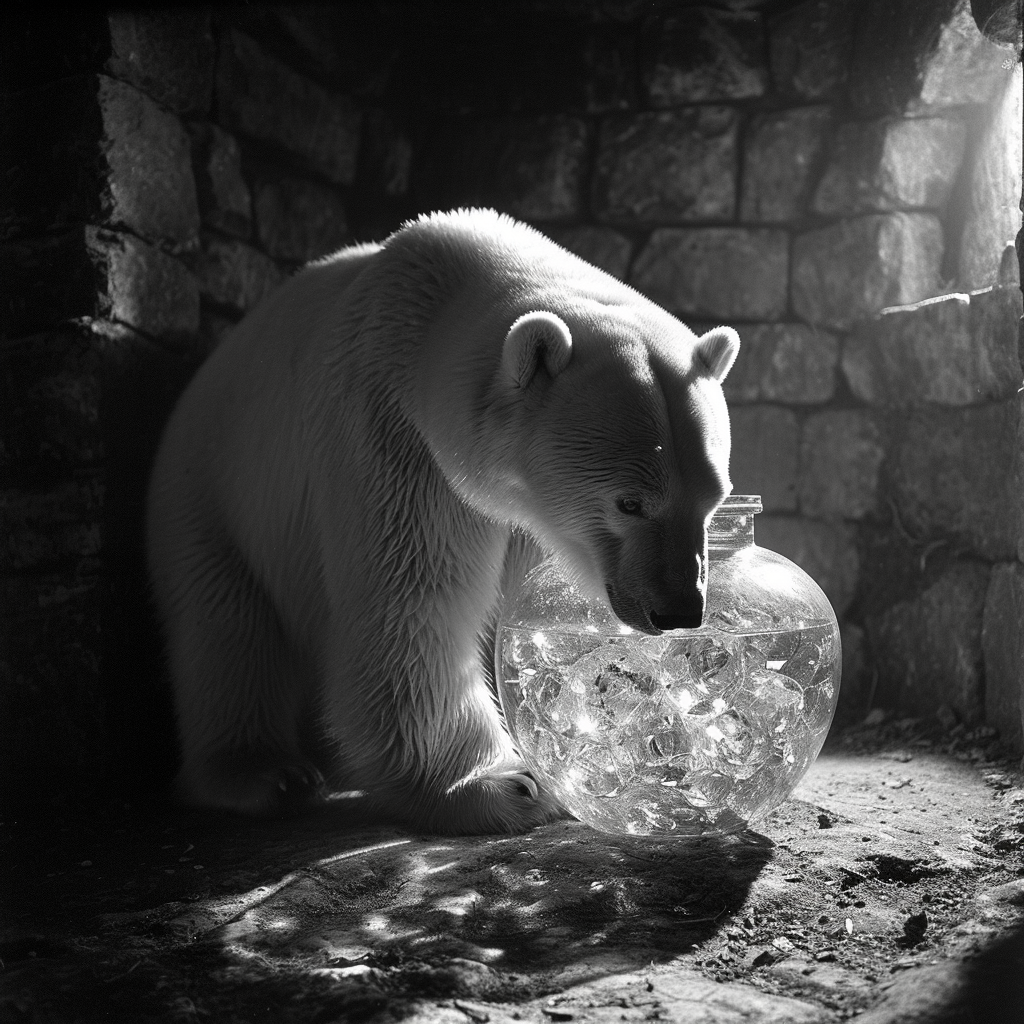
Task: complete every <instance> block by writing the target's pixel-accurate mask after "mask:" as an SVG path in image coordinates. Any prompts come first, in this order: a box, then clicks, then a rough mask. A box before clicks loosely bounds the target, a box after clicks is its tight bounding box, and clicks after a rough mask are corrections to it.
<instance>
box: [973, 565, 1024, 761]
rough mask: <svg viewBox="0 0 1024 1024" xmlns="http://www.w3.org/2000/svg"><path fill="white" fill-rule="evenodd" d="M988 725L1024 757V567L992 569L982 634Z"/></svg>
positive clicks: (1008, 745)
mask: <svg viewBox="0 0 1024 1024" xmlns="http://www.w3.org/2000/svg"><path fill="white" fill-rule="evenodd" d="M981 648H982V652H983V654H984V658H985V721H986V722H987V723H988V724H989V725H994V726H995V727H996V728H997V729H998V730H999V737H1000V739H1002V741H1003V742H1004V743H1005V744H1006V745H1007V747H1008V748H1009V749H1010V751H1011V752H1012V753H1013V754H1015V755H1018V756H1019V755H1020V754H1022V753H1024V565H1021V563H1020V562H1004V563H1001V564H999V565H996V566H994V567H993V569H992V576H991V578H990V580H989V584H988V593H987V595H986V597H985V615H984V619H983V624H982V632H981Z"/></svg>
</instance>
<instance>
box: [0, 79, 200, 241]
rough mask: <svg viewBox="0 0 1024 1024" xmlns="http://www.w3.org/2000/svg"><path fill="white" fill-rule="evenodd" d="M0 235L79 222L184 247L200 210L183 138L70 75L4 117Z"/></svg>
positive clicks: (134, 99)
mask: <svg viewBox="0 0 1024 1024" xmlns="http://www.w3.org/2000/svg"><path fill="white" fill-rule="evenodd" d="M3 117H4V119H5V125H6V126H7V127H8V131H9V135H8V137H9V138H10V139H13V140H16V142H15V143H14V144H12V145H10V146H4V147H0V161H2V163H3V167H2V170H3V174H4V185H5V187H4V189H3V190H2V192H0V232H2V234H3V236H4V237H5V238H16V237H19V236H37V235H42V234H45V233H55V232H59V231H62V230H67V229H70V228H77V227H79V226H80V225H81V224H82V223H87V224H103V225H109V226H116V227H120V228H125V229H127V230H129V231H132V232H133V233H135V234H137V235H139V236H140V237H142V238H146V239H148V240H150V241H155V242H159V243H160V244H161V245H162V246H163V247H165V248H168V249H175V250H189V249H191V248H192V247H194V245H195V243H196V238H197V233H198V226H199V213H198V207H197V204H196V194H195V183H194V180H193V177H192V169H191V166H190V156H189V151H190V146H189V139H188V135H187V133H186V132H185V130H184V128H183V127H182V124H181V122H180V121H179V119H178V118H177V117H175V116H174V115H173V114H169V113H167V111H165V110H162V109H161V108H160V107H159V106H158V105H157V104H156V103H154V101H153V100H152V99H150V98H149V97H148V96H146V95H145V94H143V93H141V92H140V91H139V90H138V89H135V88H133V87H132V86H130V85H126V84H125V83H124V82H119V81H117V80H115V79H113V78H109V77H107V76H106V75H100V76H96V75H89V76H83V77H79V78H68V79H63V80H61V81H59V82H56V83H54V84H52V85H49V86H46V87H45V88H42V89H40V90H38V91H36V92H34V93H33V94H32V95H31V96H30V97H25V96H23V95H22V96H17V97H13V98H11V99H9V101H8V102H7V103H6V104H5V106H4V110H3Z"/></svg>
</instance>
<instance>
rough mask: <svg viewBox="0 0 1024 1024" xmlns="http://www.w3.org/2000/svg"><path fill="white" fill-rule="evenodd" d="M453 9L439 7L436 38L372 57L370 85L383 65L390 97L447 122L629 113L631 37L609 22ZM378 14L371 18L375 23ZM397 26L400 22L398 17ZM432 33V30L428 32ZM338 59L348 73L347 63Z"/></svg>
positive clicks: (402, 30)
mask: <svg viewBox="0 0 1024 1024" xmlns="http://www.w3.org/2000/svg"><path fill="white" fill-rule="evenodd" d="M348 6H349V7H351V6H353V5H351V4H350V5H348ZM459 7H460V5H448V6H447V7H446V8H445V10H446V12H447V14H446V15H445V14H442V15H441V17H442V18H443V17H446V16H447V17H448V18H449V19H450V21H449V27H448V28H447V30H445V29H442V30H441V32H442V33H443V36H442V35H434V36H433V39H432V41H430V42H428V41H426V40H424V41H423V42H422V43H421V45H418V46H408V45H404V46H402V45H401V44H399V46H400V47H401V48H400V51H399V53H395V54H387V55H381V58H378V64H377V66H376V67H375V68H373V72H374V73H375V74H376V76H378V77H379V78H383V77H384V76H383V75H382V74H381V70H380V69H381V68H382V67H386V66H387V65H388V64H390V65H391V66H390V67H388V68H387V72H388V79H389V81H388V82H387V84H388V85H389V86H390V94H391V95H392V96H403V95H406V96H412V95H416V96H418V97H422V99H423V100H424V102H425V105H426V106H427V107H429V108H430V109H433V110H441V111H444V112H446V113H448V114H483V115H491V116H493V115H497V114H499V113H506V114H507V113H511V112H518V113H528V112H532V113H545V112H546V113H553V112H559V113H563V114H603V113H608V112H611V111H615V110H626V109H629V108H631V107H635V106H636V91H637V90H636V83H637V77H638V76H637V74H636V57H635V48H636V44H635V38H634V37H635V33H634V32H632V31H623V26H622V24H621V23H616V20H615V19H607V20H606V19H603V18H600V17H598V18H588V17H586V16H582V17H580V16H577V15H576V14H575V13H573V14H569V13H568V9H565V10H564V11H560V10H557V9H555V8H540V7H535V8H532V9H530V8H525V7H521V6H517V5H511V4H488V5H486V6H480V7H478V8H477V9H476V12H478V13H481V14H483V17H482V18H481V17H477V16H476V13H474V14H469V12H466V11H465V10H460V9H459ZM396 10H398V9H397V8H396ZM441 10H442V9H441V8H438V13H440V11H441ZM381 11H382V9H381V8H378V9H377V10H376V11H374V13H373V15H372V17H373V18H374V21H375V22H376V23H378V24H379V23H380V21H381ZM484 12H486V13H484ZM581 13H582V12H581ZM398 17H399V19H400V20H402V21H407V20H408V15H407V14H399V15H398ZM474 22H475V23H474ZM437 25H438V22H437V21H436V20H435V21H433V22H432V25H431V29H432V30H433V29H434V28H435V27H436V26H437ZM377 31H378V33H379V34H380V35H386V34H387V33H388V29H387V28H385V29H384V31H383V32H380V30H379V29H378V30H377ZM407 32H408V25H407V24H401V25H399V24H396V25H395V26H394V29H393V30H392V38H393V39H398V40H401V39H402V37H404V36H405V35H406V33H407ZM442 38H443V43H442V42H441V40H442ZM439 44H440V45H441V46H442V47H443V58H442V59H438V56H439V50H438V46H439ZM363 48H364V49H365V44H364V46H363ZM395 49H396V50H398V49H399V47H398V46H396V47H395ZM353 56H357V57H358V55H353ZM346 58H347V59H348V61H347V62H348V63H350V64H351V63H352V61H351V57H350V55H349V54H346ZM346 70H348V69H346ZM349 73H350V72H349ZM359 95H365V89H364V90H361V91H360V93H359ZM382 98H383V97H382Z"/></svg>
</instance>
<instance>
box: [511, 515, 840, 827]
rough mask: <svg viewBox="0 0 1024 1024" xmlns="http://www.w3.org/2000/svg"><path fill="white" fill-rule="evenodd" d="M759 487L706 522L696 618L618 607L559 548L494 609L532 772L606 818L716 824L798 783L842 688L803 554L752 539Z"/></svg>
mask: <svg viewBox="0 0 1024 1024" xmlns="http://www.w3.org/2000/svg"><path fill="white" fill-rule="evenodd" d="M760 511H761V503H760V498H759V497H756V496H732V497H729V498H726V500H725V502H724V503H723V504H722V506H721V507H720V508H719V510H718V511H717V512H716V513H715V515H714V517H713V518H712V521H711V524H710V526H709V529H708V555H709V565H708V592H707V600H706V605H705V613H704V621H703V624H702V625H701V627H700V628H699V629H677V630H672V631H669V632H665V633H663V634H662V635H661V636H649V635H646V634H643V633H639V632H637V631H635V630H633V629H631V628H630V627H628V626H626V625H624V624H623V623H621V622H620V621H619V620H618V619H617V618H616V617H615V615H614V614H613V613H612V611H611V609H610V608H609V607H608V606H607V604H605V603H601V602H596V601H593V600H591V599H588V598H587V597H586V596H584V595H583V594H582V593H581V592H580V590H579V589H578V588H577V587H576V586H575V585H574V584H573V582H572V581H571V580H570V578H569V577H568V576H566V575H565V574H563V573H562V572H561V571H560V570H559V568H558V567H557V566H556V565H554V564H553V563H545V564H544V565H542V566H540V567H538V568H537V569H536V570H534V571H533V572H532V573H531V574H530V575H529V576H528V577H527V579H526V580H525V581H524V583H523V586H522V588H521V590H520V591H519V592H518V594H517V595H516V597H515V598H514V600H513V601H512V602H511V603H510V605H509V607H507V608H506V609H505V611H504V613H503V616H502V619H501V622H500V623H499V628H498V637H497V641H498V642H497V646H496V677H497V684H498V693H499V697H500V699H501V704H502V708H503V710H504V714H505V720H506V722H507V724H508V727H509V730H510V732H511V734H512V736H513V739H514V740H515V742H516V745H517V746H518V748H519V750H520V752H521V754H522V756H523V758H524V759H525V761H526V763H527V764H528V765H529V766H530V768H531V769H532V770H533V771H534V772H535V773H536V774H537V776H538V778H539V779H540V780H541V781H542V782H543V784H544V785H546V786H547V787H548V789H549V790H550V791H551V792H552V793H553V794H554V795H556V796H557V797H558V799H559V800H561V802H562V803H563V804H564V805H565V806H566V808H567V809H568V810H569V811H570V812H571V813H572V814H574V815H575V816H576V817H577V818H579V819H580V820H582V821H584V822H586V823H587V824H589V825H591V826H593V827H594V828H597V829H600V830H601V831H604V832H610V833H618V834H627V835H650V836H661V837H668V836H679V837H686V836H700V835H715V834H718V835H721V834H725V833H730V832H736V831H740V830H742V829H745V828H747V827H748V826H750V825H751V824H753V823H755V822H757V821H758V820H760V819H761V818H763V817H764V816H765V815H767V814H768V813H769V812H770V811H772V810H773V809H774V808H775V807H777V806H778V805H779V804H780V803H782V802H783V801H784V800H785V799H786V798H787V797H788V796H789V794H790V793H791V792H792V790H793V789H794V787H795V786H796V784H797V783H798V782H799V780H800V778H801V777H802V776H803V774H804V773H805V772H806V771H807V769H808V768H809V767H810V765H811V763H812V762H813V760H814V758H815V757H816V756H817V754H818V751H819V750H820V749H821V745H822V743H823V742H824V740H825V736H826V734H827V732H828V727H829V725H830V723H831V721H832V716H833V714H834V712H835V707H836V702H837V700H838V697H839V680H840V665H841V660H842V659H841V648H840V640H839V627H838V623H837V622H836V616H835V613H834V611H833V610H832V606H831V605H830V604H829V602H828V599H827V598H826V597H825V595H824V593H822V591H821V589H820V588H819V587H818V585H817V584H816V583H815V582H814V581H813V580H812V579H811V578H810V576H808V575H807V574H806V573H805V572H804V571H803V570H802V569H800V568H799V567H798V566H796V565H795V564H794V563H793V562H791V561H789V560H788V559H786V558H783V557H782V556H781V555H778V554H775V553H774V552H772V551H768V550H766V549H764V548H760V547H758V546H757V545H756V544H755V543H754V515H755V513H757V512H760Z"/></svg>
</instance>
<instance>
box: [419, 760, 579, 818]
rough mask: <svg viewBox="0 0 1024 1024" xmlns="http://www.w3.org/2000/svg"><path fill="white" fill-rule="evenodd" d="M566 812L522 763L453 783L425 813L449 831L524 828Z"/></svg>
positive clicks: (562, 815)
mask: <svg viewBox="0 0 1024 1024" xmlns="http://www.w3.org/2000/svg"><path fill="white" fill-rule="evenodd" d="M566 816H567V812H566V810H565V808H563V807H562V805H561V804H560V803H559V802H558V801H557V800H556V799H555V798H554V797H553V796H551V794H550V793H548V792H547V790H545V789H544V788H543V787H542V786H541V785H539V783H538V782H537V780H536V779H535V778H534V776H533V774H532V773H531V772H530V771H529V769H528V768H526V767H525V766H523V765H515V766H512V765H509V766H507V767H504V766H503V767H497V768H492V769H490V770H488V771H484V772H481V773H480V774H479V775H474V776H472V777H471V778H469V779H466V780H465V781H463V782H460V783H458V784H457V785H456V786H453V787H452V788H451V789H449V790H448V791H447V792H446V793H445V794H444V797H443V799H441V800H440V801H438V802H437V803H436V804H435V805H434V806H433V808H432V810H431V811H430V812H428V813H427V814H426V815H425V816H424V817H425V820H424V822H423V823H424V825H426V826H427V827H428V828H430V829H432V830H437V831H440V832H446V833H464V834H474V833H487V832H525V831H527V830H528V829H531V828H536V827H537V826H538V825H543V824H545V823H546V822H549V821H555V820H556V819H558V818H564V817H566Z"/></svg>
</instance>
